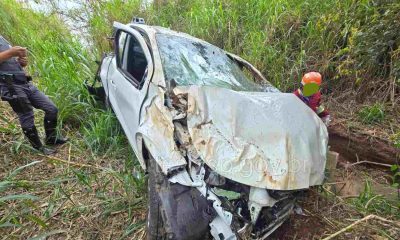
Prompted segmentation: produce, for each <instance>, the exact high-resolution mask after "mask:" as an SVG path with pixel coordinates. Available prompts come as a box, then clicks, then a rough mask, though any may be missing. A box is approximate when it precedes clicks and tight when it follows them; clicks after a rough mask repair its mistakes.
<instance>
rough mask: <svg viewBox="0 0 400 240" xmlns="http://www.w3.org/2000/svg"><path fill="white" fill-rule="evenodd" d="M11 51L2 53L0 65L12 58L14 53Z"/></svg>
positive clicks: (0, 53) (0, 54)
mask: <svg viewBox="0 0 400 240" xmlns="http://www.w3.org/2000/svg"><path fill="white" fill-rule="evenodd" d="M10 50H11V49H9V50H6V51H3V52H0V63H2V62H4V61H7V60H8V59H10V58H12V57H13V56H12V52H10Z"/></svg>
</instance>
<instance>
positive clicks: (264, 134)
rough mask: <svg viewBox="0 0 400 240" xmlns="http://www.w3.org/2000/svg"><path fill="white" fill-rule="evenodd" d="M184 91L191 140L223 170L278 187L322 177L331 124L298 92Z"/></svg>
mask: <svg viewBox="0 0 400 240" xmlns="http://www.w3.org/2000/svg"><path fill="white" fill-rule="evenodd" d="M185 92H187V93H188V110H187V124H188V130H189V134H190V136H191V138H192V143H193V145H194V147H195V148H196V150H197V151H198V154H199V155H200V156H201V158H202V159H203V161H204V162H205V163H206V164H207V165H208V166H209V167H210V168H211V169H213V170H214V171H216V172H217V173H218V174H220V175H222V176H224V177H226V178H229V179H231V180H234V181H236V182H239V183H242V184H246V185H249V186H254V187H259V188H268V189H276V190H294V189H303V188H308V187H309V186H312V185H319V184H321V183H322V181H323V179H324V169H325V162H326V153H327V144H328V133H327V128H326V127H325V125H324V124H323V122H322V121H321V120H320V119H319V117H318V116H317V115H316V114H315V113H314V112H313V111H312V110H311V109H309V108H308V107H307V106H306V105H305V104H304V103H303V102H301V101H300V100H299V99H297V97H296V96H295V95H293V94H288V93H267V92H236V91H232V90H228V89H224V88H215V87H205V86H190V87H188V88H186V89H185Z"/></svg>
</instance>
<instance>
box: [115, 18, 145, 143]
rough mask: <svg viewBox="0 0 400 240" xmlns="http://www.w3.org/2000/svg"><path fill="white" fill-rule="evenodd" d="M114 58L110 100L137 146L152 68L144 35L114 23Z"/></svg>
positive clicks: (128, 135)
mask: <svg viewBox="0 0 400 240" xmlns="http://www.w3.org/2000/svg"><path fill="white" fill-rule="evenodd" d="M114 27H116V28H117V29H118V30H117V32H116V35H115V36H116V37H115V44H116V45H115V49H116V52H115V54H116V55H115V58H114V60H113V62H112V64H113V65H114V66H113V67H112V69H113V70H111V71H110V78H109V82H110V85H111V86H110V90H109V92H110V102H111V105H112V107H113V109H114V112H115V113H116V115H117V118H118V120H119V122H120V123H121V125H122V127H123V129H124V131H125V134H126V135H127V137H128V140H129V142H130V143H131V145H132V146H133V147H134V150H135V151H136V150H137V149H135V147H136V141H135V135H136V132H137V130H138V126H139V117H140V109H141V105H142V102H143V100H144V98H145V96H146V92H147V87H148V84H147V82H148V81H150V77H151V76H152V74H151V73H152V71H153V62H152V59H151V55H150V51H149V49H148V46H147V44H146V43H145V41H144V39H143V36H142V35H141V34H140V33H139V32H138V31H136V30H134V29H132V28H131V27H129V26H126V25H123V24H119V23H116V24H114Z"/></svg>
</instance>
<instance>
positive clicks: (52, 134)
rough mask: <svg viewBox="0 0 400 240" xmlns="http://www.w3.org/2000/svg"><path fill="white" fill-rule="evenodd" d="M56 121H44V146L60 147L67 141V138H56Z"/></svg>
mask: <svg viewBox="0 0 400 240" xmlns="http://www.w3.org/2000/svg"><path fill="white" fill-rule="evenodd" d="M56 127H57V119H56V120H48V119H44V129H45V131H46V144H48V145H62V144H64V143H66V142H67V141H68V138H65V137H63V136H57V130H56Z"/></svg>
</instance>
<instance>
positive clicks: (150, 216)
mask: <svg viewBox="0 0 400 240" xmlns="http://www.w3.org/2000/svg"><path fill="white" fill-rule="evenodd" d="M159 170H160V168H159V167H158V164H157V163H156V162H155V160H154V159H153V158H152V157H150V159H149V164H148V180H147V192H148V193H147V194H148V200H147V203H148V205H147V239H148V240H163V239H166V234H165V230H164V226H163V219H162V216H161V200H160V197H159V195H158V194H157V185H159V184H158V183H157V182H159V181H160V179H159V178H160V176H157V175H158V174H157V172H158V173H159V172H160V171H159ZM157 178H158V179H157Z"/></svg>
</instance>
